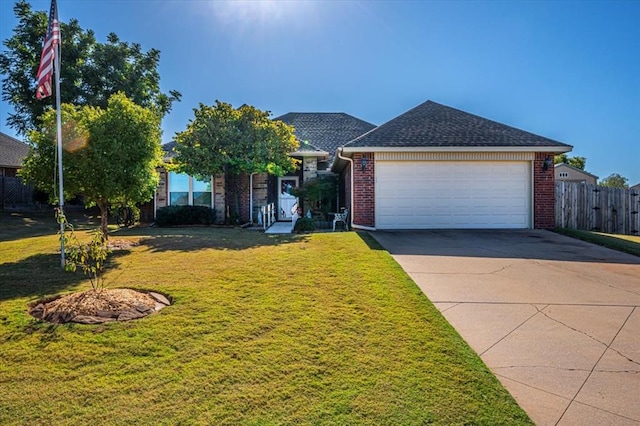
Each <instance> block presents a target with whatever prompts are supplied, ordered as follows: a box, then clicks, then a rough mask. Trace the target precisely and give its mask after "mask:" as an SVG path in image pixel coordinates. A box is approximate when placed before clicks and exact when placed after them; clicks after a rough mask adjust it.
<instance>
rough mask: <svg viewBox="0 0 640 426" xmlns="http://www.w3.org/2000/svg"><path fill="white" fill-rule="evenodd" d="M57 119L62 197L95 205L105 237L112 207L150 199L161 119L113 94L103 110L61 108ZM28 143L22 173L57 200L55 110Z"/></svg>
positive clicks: (155, 180)
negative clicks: (28, 150)
mask: <svg viewBox="0 0 640 426" xmlns="http://www.w3.org/2000/svg"><path fill="white" fill-rule="evenodd" d="M61 114H62V122H63V125H62V140H63V148H64V152H63V166H64V169H63V175H64V191H65V196H66V197H69V196H75V195H78V194H81V195H82V196H83V197H84V203H85V205H86V206H87V207H91V206H98V207H99V208H100V212H101V215H102V224H101V228H102V231H103V233H104V234H105V235H106V233H107V210H108V208H109V206H110V205H119V206H132V205H134V204H135V203H142V202H146V201H149V200H150V199H151V198H152V197H153V194H154V191H155V189H156V187H157V185H158V173H157V172H156V167H158V166H159V165H161V164H162V160H163V154H162V149H161V146H160V134H161V130H160V117H159V116H158V115H157V114H156V113H155V111H152V110H150V109H148V108H143V107H141V106H139V105H136V104H135V103H134V102H133V101H131V100H130V99H129V98H127V97H126V96H125V95H124V94H122V93H117V94H115V95H112V96H111V97H110V98H109V100H108V102H107V107H106V109H102V108H99V107H90V106H84V107H79V106H74V105H70V104H63V105H62V108H61ZM28 139H29V141H30V142H31V145H32V148H31V151H30V153H29V155H28V156H27V158H26V159H25V161H24V167H23V168H22V170H21V171H20V174H21V176H23V177H24V178H25V180H27V181H28V182H30V183H33V184H34V185H35V186H36V187H37V188H39V189H42V190H43V191H46V192H48V193H49V195H50V197H51V198H55V197H56V190H57V181H56V179H54V170H56V168H55V167H56V166H55V165H56V161H55V157H56V112H55V110H49V111H47V112H46V113H45V114H44V115H43V117H42V125H41V127H40V128H39V129H38V130H33V131H30V132H29V133H28Z"/></svg>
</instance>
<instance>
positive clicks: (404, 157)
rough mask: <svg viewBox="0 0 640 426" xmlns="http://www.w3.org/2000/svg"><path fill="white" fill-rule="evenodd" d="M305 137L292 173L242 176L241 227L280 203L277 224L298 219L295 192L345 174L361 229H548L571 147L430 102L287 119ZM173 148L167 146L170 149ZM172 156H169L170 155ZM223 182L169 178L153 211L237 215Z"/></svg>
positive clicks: (353, 217) (346, 197)
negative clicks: (561, 160) (385, 114)
mask: <svg viewBox="0 0 640 426" xmlns="http://www.w3.org/2000/svg"><path fill="white" fill-rule="evenodd" d="M275 119H276V120H282V121H284V122H285V123H287V124H291V125H293V126H294V127H295V134H296V137H297V138H298V140H299V141H300V148H299V149H298V151H296V152H293V153H291V155H292V156H294V157H296V158H299V159H300V160H301V167H300V169H299V170H298V171H297V172H296V173H294V174H291V175H289V176H283V177H274V176H269V175H267V174H266V173H262V174H255V175H252V176H244V177H241V178H242V179H244V182H245V183H246V185H245V187H246V188H248V190H247V191H246V193H244V194H241V200H242V201H241V211H240V212H238V217H239V219H240V221H241V222H246V221H253V222H255V221H256V220H257V212H258V209H259V207H260V206H262V205H265V204H267V203H275V206H276V210H277V212H278V214H277V219H278V220H290V219H291V213H290V207H291V205H292V204H293V202H295V198H294V197H292V196H291V195H290V194H289V188H291V187H294V186H297V185H299V184H300V183H301V182H305V181H306V180H308V179H311V178H313V177H316V176H318V175H320V174H322V173H334V174H336V175H338V176H339V179H340V182H341V185H340V189H341V191H340V192H341V194H340V196H339V197H338V199H339V201H338V203H339V204H340V205H339V206H338V205H336V211H338V207H347V208H348V209H349V211H350V222H351V225H352V226H353V227H354V228H360V229H370V230H375V229H433V228H550V227H553V226H554V167H553V157H554V155H556V154H560V153H565V152H569V151H571V149H572V147H571V146H570V145H567V144H564V143H561V142H558V141H554V140H552V139H548V138H545V137H542V136H538V135H534V134H532V133H529V132H526V131H523V130H519V129H516V128H513V127H510V126H507V125H504V124H500V123H497V122H495V121H491V120H488V119H485V118H482V117H479V116H476V115H473V114H469V113H466V112H463V111H460V110H457V109H454V108H450V107H447V106H444V105H441V104H438V103H435V102H432V101H427V102H425V103H423V104H421V105H418V106H417V107H415V108H413V109H411V110H409V111H407V112H406V113H404V114H402V115H400V116H398V117H396V118H394V119H392V120H390V121H388V122H387V123H384V124H382V125H381V126H378V127H376V126H374V125H373V124H371V123H367V122H365V121H363V120H360V119H358V118H356V117H353V116H350V115H348V114H344V113H289V114H285V115H283V116H280V117H276V118H275ZM171 144H172V143H170V144H165V145H164V148H165V151H167V152H170V150H171V148H172V145H171ZM169 155H170V154H169ZM224 179H225V177H224V176H214V177H212V179H211V180H210V181H207V182H198V181H197V180H195V179H193V178H191V177H189V176H186V175H182V176H180V175H177V174H173V173H167V172H166V171H162V172H161V183H160V186H159V188H158V191H157V193H156V196H155V199H154V206H155V208H156V209H157V208H160V207H163V206H166V205H172V204H203V205H208V206H211V207H213V208H215V209H216V212H217V213H218V219H219V220H223V219H224V218H225V217H227V216H228V215H229V206H228V204H229V203H226V202H225V201H226V200H230V199H231V198H230V197H232V196H233V195H234V194H229V193H225V189H224Z"/></svg>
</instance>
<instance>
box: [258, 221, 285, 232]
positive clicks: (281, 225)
mask: <svg viewBox="0 0 640 426" xmlns="http://www.w3.org/2000/svg"><path fill="white" fill-rule="evenodd" d="M264 232H265V233H266V234H290V233H291V222H275V223H274V224H273V225H271V226H270V227H269V228H268V229H267V230H266V231H264Z"/></svg>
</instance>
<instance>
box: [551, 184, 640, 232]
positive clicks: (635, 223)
mask: <svg viewBox="0 0 640 426" xmlns="http://www.w3.org/2000/svg"><path fill="white" fill-rule="evenodd" d="M639 192H640V191H638V190H633V189H620V188H608V187H606V186H597V185H587V184H584V183H574V182H556V208H555V211H556V226H559V227H562V228H572V229H582V230H587V231H599V232H607V233H611V234H627V235H638V234H639V232H640V213H638V212H639V211H640V194H639Z"/></svg>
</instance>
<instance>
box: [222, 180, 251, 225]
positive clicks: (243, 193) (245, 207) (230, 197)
mask: <svg viewBox="0 0 640 426" xmlns="http://www.w3.org/2000/svg"><path fill="white" fill-rule="evenodd" d="M226 180H227V182H226V183H227V189H226V192H225V199H226V201H227V206H226V211H225V217H226V218H227V221H228V220H232V221H235V220H237V223H246V222H249V217H250V214H249V208H250V207H249V175H232V176H231V175H230V176H227V177H226ZM235 190H239V192H240V194H239V198H238V199H236V194H235ZM237 201H239V202H238V203H237V204H239V205H240V210H239V211H237V205H236V202H237ZM225 222H226V221H225Z"/></svg>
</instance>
